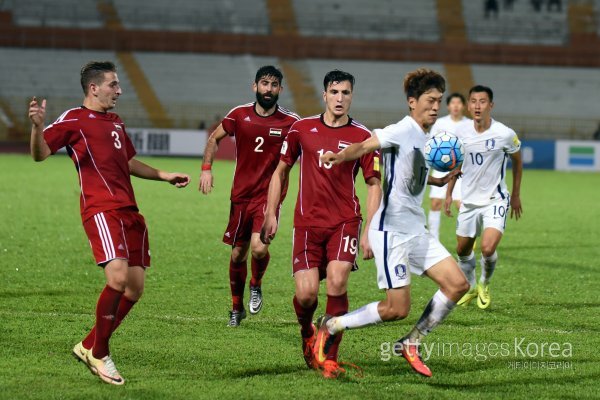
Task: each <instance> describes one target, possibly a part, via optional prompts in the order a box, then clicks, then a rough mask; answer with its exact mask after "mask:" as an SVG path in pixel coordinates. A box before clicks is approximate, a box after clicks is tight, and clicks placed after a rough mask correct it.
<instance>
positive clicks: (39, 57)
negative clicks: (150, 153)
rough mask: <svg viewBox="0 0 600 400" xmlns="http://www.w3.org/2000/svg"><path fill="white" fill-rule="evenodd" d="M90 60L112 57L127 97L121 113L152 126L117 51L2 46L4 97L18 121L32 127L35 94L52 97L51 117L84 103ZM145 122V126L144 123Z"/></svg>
mask: <svg viewBox="0 0 600 400" xmlns="http://www.w3.org/2000/svg"><path fill="white" fill-rule="evenodd" d="M89 60H112V61H115V63H116V64H117V68H119V80H120V81H121V87H122V88H123V96H122V97H121V99H120V100H119V107H118V111H117V112H118V113H119V115H120V116H121V117H122V118H123V120H124V121H125V122H126V123H127V125H129V126H148V125H147V124H148V122H149V119H148V115H147V113H146V112H145V110H144V108H143V107H142V106H141V104H140V102H139V99H138V96H137V95H136V93H135V91H134V90H133V88H132V86H131V83H130V81H129V79H128V77H127V74H126V73H124V70H123V68H122V67H121V65H120V64H119V62H118V60H117V57H116V56H115V53H114V52H109V51H83V52H82V51H72V50H48V49H27V50H23V49H16V48H0V97H1V98H2V99H3V100H4V101H5V104H7V105H9V107H10V111H11V112H12V114H13V115H15V116H17V118H19V120H18V121H16V122H17V123H20V124H24V125H26V126H28V124H29V123H28V120H27V115H26V112H25V110H26V109H27V104H28V102H29V99H30V98H31V96H37V97H38V98H46V99H48V108H47V115H48V118H47V120H48V121H50V120H53V119H55V118H57V117H58V116H59V115H60V114H61V113H62V112H63V111H64V110H66V109H69V108H72V107H77V106H79V105H81V100H82V98H83V94H82V91H81V86H80V83H79V71H80V69H81V66H82V65H83V64H84V63H85V62H87V61H89ZM140 124H141V125H140Z"/></svg>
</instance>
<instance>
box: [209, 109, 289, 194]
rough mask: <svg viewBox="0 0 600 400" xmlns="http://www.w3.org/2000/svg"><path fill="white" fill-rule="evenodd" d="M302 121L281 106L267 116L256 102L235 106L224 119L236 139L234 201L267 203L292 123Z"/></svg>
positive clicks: (227, 128)
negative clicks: (262, 114) (260, 112)
mask: <svg viewBox="0 0 600 400" xmlns="http://www.w3.org/2000/svg"><path fill="white" fill-rule="evenodd" d="M299 119H300V117H298V116H297V115H296V114H294V113H293V112H291V111H289V110H286V109H285V108H283V107H280V106H277V108H276V110H275V112H274V113H273V114H271V115H269V116H267V117H263V116H261V115H258V114H257V113H256V111H255V103H248V104H244V105H241V106H238V107H235V108H234V109H233V110H231V111H229V113H228V114H227V115H226V116H225V118H223V121H222V122H221V125H222V126H223V129H225V132H227V134H228V135H229V136H234V137H235V161H236V164H235V175H234V176H233V185H232V186H231V201H232V202H250V201H251V202H266V201H267V192H268V190H269V182H270V180H271V176H272V175H273V172H274V171H275V168H277V164H278V163H279V152H280V150H281V145H282V143H283V141H284V140H285V138H286V136H287V134H288V131H289V129H290V127H291V126H292V124H293V123H294V122H296V121H298V120H299ZM283 197H284V196H283V195H282V200H283Z"/></svg>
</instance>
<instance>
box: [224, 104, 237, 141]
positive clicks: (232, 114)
mask: <svg viewBox="0 0 600 400" xmlns="http://www.w3.org/2000/svg"><path fill="white" fill-rule="evenodd" d="M236 117H237V109H236V108H234V109H233V110H231V111H229V113H228V114H227V115H226V116H225V118H223V121H221V126H223V129H225V132H227V134H228V135H229V136H234V135H235V123H236Z"/></svg>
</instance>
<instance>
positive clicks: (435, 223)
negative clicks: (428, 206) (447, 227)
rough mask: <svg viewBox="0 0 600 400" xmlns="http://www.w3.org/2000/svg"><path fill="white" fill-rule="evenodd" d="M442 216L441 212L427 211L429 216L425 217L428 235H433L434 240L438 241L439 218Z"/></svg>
mask: <svg viewBox="0 0 600 400" xmlns="http://www.w3.org/2000/svg"><path fill="white" fill-rule="evenodd" d="M441 215H442V212H441V211H429V216H428V217H427V226H428V227H429V233H431V234H432V235H433V237H435V238H436V239H438V240H439V239H440V216H441Z"/></svg>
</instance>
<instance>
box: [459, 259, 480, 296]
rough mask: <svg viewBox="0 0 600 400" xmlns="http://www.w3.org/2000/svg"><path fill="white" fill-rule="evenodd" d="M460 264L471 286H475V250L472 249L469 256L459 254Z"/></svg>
mask: <svg viewBox="0 0 600 400" xmlns="http://www.w3.org/2000/svg"><path fill="white" fill-rule="evenodd" d="M458 266H459V267H460V269H461V270H462V272H463V273H464V274H465V276H466V277H467V282H469V285H470V286H471V288H474V287H475V283H476V280H475V266H476V262H475V252H473V251H471V254H469V255H468V256H458Z"/></svg>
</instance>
